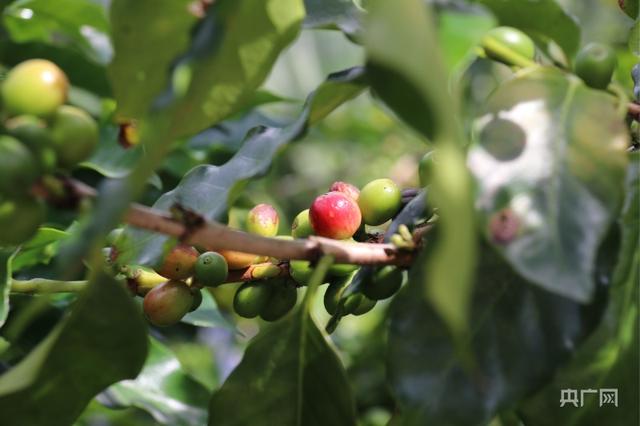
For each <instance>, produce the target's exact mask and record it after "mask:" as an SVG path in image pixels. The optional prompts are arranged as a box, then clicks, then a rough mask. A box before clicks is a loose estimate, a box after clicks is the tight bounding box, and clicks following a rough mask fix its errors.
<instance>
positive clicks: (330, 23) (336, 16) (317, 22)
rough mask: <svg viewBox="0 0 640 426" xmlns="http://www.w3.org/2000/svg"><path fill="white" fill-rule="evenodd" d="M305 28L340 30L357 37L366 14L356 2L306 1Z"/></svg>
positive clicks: (344, 0)
mask: <svg viewBox="0 0 640 426" xmlns="http://www.w3.org/2000/svg"><path fill="white" fill-rule="evenodd" d="M304 8H305V10H306V12H307V13H306V16H305V18H304V27H305V28H321V29H339V30H341V31H342V32H344V33H345V34H348V35H357V33H359V32H360V31H361V30H362V29H361V21H362V17H363V14H364V12H363V11H362V9H360V8H359V7H358V6H356V5H355V2H354V0H328V1H327V0H304Z"/></svg>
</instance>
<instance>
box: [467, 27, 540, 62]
mask: <svg viewBox="0 0 640 426" xmlns="http://www.w3.org/2000/svg"><path fill="white" fill-rule="evenodd" d="M480 44H481V46H482V48H483V49H484V51H485V53H486V54H487V57H489V58H491V59H494V60H496V61H500V62H504V63H506V64H507V65H511V58H510V55H511V54H514V53H515V54H517V55H519V56H521V57H523V58H526V59H529V60H533V58H534V57H535V53H536V45H535V44H534V43H533V40H531V38H530V37H529V36H528V35H526V34H525V33H523V32H522V31H520V30H518V29H516V28H512V27H498V28H493V29H492V30H490V31H488V32H487V34H485V36H484V37H483V38H482V41H481V43H480Z"/></svg>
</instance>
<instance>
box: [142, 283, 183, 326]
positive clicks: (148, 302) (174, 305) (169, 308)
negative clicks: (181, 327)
mask: <svg viewBox="0 0 640 426" xmlns="http://www.w3.org/2000/svg"><path fill="white" fill-rule="evenodd" d="M142 307H143V309H144V314H145V315H146V317H147V319H148V320H149V322H150V323H151V324H153V325H156V326H158V327H167V326H170V325H173V324H176V323H177V322H178V321H180V320H181V319H182V317H184V316H185V315H186V314H187V313H188V312H189V311H190V310H191V308H192V307H193V294H192V293H191V289H190V288H189V286H188V285H187V284H185V283H183V282H182V281H167V282H166V283H163V284H160V285H158V286H156V287H154V288H152V289H151V290H150V291H149V292H148V293H147V295H146V296H145V297H144V301H143V302H142Z"/></svg>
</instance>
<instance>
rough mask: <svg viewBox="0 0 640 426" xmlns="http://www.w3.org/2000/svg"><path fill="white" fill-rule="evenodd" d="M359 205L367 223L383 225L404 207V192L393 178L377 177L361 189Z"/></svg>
mask: <svg viewBox="0 0 640 426" xmlns="http://www.w3.org/2000/svg"><path fill="white" fill-rule="evenodd" d="M358 206H360V211H361V212H362V218H363V220H364V223H366V224H367V225H374V226H375V225H382V224H383V223H385V222H386V221H388V220H389V219H391V218H392V217H393V216H395V215H396V213H398V211H399V210H400V207H402V192H401V191H400V188H398V185H396V184H395V182H394V181H392V180H391V179H376V180H373V181H371V182H369V183H368V184H366V185H365V186H364V188H362V191H360V198H359V199H358Z"/></svg>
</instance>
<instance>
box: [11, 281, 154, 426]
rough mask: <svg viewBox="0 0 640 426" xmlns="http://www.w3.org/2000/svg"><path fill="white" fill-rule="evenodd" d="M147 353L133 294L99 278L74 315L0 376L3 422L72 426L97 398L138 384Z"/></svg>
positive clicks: (144, 334)
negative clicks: (126, 383) (115, 387)
mask: <svg viewBox="0 0 640 426" xmlns="http://www.w3.org/2000/svg"><path fill="white" fill-rule="evenodd" d="M146 351H147V337H146V327H145V325H144V322H143V320H142V315H141V313H140V311H139V310H138V308H137V306H136V304H135V303H134V301H133V299H132V298H131V295H130V293H129V291H128V290H127V289H126V288H125V287H124V286H123V285H122V284H121V283H119V282H116V281H114V280H113V278H111V277H109V276H107V275H105V274H104V273H102V272H97V273H96V274H95V275H94V276H93V277H92V279H91V285H90V286H89V287H88V288H87V289H86V290H85V291H84V292H83V293H82V294H81V295H80V297H79V298H78V300H77V301H76V302H75V304H74V305H73V308H72V311H71V314H70V315H69V316H68V317H67V318H66V319H65V320H64V321H63V322H62V323H60V324H59V325H58V326H57V327H56V328H55V329H54V330H53V331H52V332H51V333H50V334H49V335H48V336H47V338H46V339H45V340H43V341H42V342H41V343H40V344H39V345H38V346H37V347H36V348H35V349H34V350H33V351H32V352H31V353H29V355H27V356H26V357H25V358H24V359H23V360H22V361H21V362H20V363H19V364H17V365H16V366H15V367H13V368H12V369H11V370H9V371H8V372H7V373H5V374H4V375H2V376H0V411H1V412H2V421H3V422H6V423H7V424H28V425H32V426H37V425H47V426H56V425H61V426H66V425H69V424H72V423H73V420H74V419H75V418H77V417H78V416H79V415H80V413H81V412H82V410H83V409H84V407H85V406H86V405H87V404H88V403H89V401H90V400H91V399H92V398H93V396H94V395H95V394H96V393H98V392H100V391H101V390H103V389H104V388H105V387H107V386H108V385H110V384H112V383H114V382H116V381H119V380H123V379H127V378H134V377H135V376H136V375H137V374H138V372H139V371H140V369H141V368H142V365H143V363H144V359H145V356H146ZM62 390H64V391H62Z"/></svg>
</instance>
